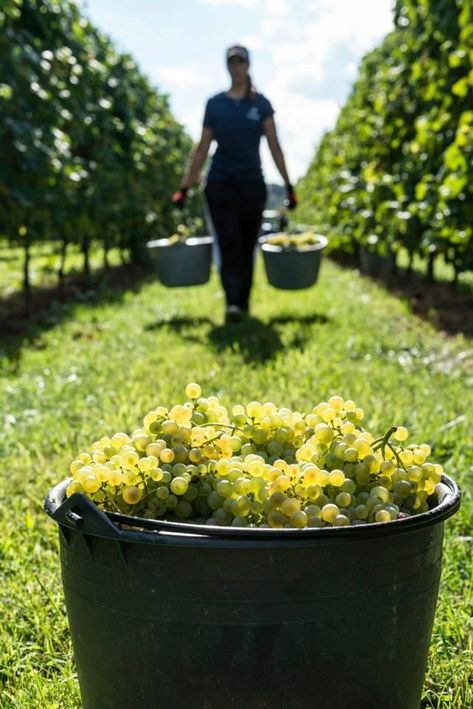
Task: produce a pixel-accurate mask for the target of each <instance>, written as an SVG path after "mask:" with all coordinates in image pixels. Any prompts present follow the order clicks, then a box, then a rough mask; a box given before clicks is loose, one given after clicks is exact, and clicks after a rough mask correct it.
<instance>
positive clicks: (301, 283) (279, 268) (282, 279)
mask: <svg viewBox="0 0 473 709" xmlns="http://www.w3.org/2000/svg"><path fill="white" fill-rule="evenodd" d="M317 236H318V239H319V243H317V244H311V245H310V246H307V247H305V248H304V249H301V250H298V249H283V248H282V247H281V246H277V245H275V244H269V243H267V242H266V237H262V238H260V239H259V243H260V246H261V250H262V252H263V259H264V266H265V269H266V275H267V277H268V281H269V282H270V283H271V285H272V286H274V287H275V288H281V289H283V290H300V289H302V288H309V287H310V286H313V285H314V283H316V282H317V278H318V275H319V270H320V262H321V258H322V249H324V248H325V247H326V246H327V239H326V238H325V236H321V235H317Z"/></svg>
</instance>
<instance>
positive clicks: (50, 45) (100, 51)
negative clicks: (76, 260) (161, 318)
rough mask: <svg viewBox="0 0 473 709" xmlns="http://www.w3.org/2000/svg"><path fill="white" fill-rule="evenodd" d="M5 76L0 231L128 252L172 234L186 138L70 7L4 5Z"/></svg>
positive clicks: (31, 1) (1, 63)
mask: <svg viewBox="0 0 473 709" xmlns="http://www.w3.org/2000/svg"><path fill="white" fill-rule="evenodd" d="M0 76H1V77H2V83H0V144H1V145H2V161H1V163H0V234H4V235H6V236H7V237H8V238H9V239H10V240H12V241H20V242H22V241H25V240H27V241H28V242H29V243H31V242H32V241H37V240H43V239H63V240H64V241H66V242H78V243H80V244H82V246H83V248H84V252H86V251H87V249H88V247H89V245H90V243H91V241H92V240H100V241H101V242H102V243H103V244H104V246H105V248H106V249H108V248H109V247H110V246H111V245H112V244H118V245H120V246H121V247H122V248H127V249H129V250H130V251H131V255H132V257H137V256H138V255H139V253H140V249H141V247H142V245H143V244H144V242H145V241H146V240H147V239H148V238H150V237H151V236H154V237H155V238H156V237H157V236H165V235H167V233H168V232H169V230H170V229H171V228H172V226H173V215H172V210H171V207H170V205H169V193H170V191H171V190H172V189H173V188H174V186H175V185H177V184H178V182H179V179H180V175H181V172H182V167H183V163H184V159H185V156H186V154H187V153H188V152H189V150H190V147H191V143H190V140H189V138H188V137H187V136H186V135H185V133H184V130H183V128H182V126H180V125H179V124H178V123H176V121H175V120H174V118H173V116H172V115H171V112H170V109H169V104H168V100H167V97H166V96H164V95H161V94H159V93H158V92H157V91H156V89H155V88H154V87H153V86H151V85H150V83H149V82H148V80H147V79H146V77H144V76H143V75H142V74H141V73H140V71H139V69H138V67H137V66H136V64H135V63H134V61H133V59H132V58H131V57H130V56H128V55H124V54H120V53H118V52H117V51H116V50H115V48H114V46H113V45H112V43H111V42H110V41H109V40H108V39H107V38H106V37H105V36H103V35H102V34H101V33H100V32H99V31H98V30H97V29H96V28H94V27H93V26H92V25H91V23H90V22H89V21H88V20H87V19H85V18H84V17H82V16H81V15H80V13H79V10H78V8H77V7H76V5H75V3H74V2H72V0H5V1H4V2H3V3H2V8H1V10H0Z"/></svg>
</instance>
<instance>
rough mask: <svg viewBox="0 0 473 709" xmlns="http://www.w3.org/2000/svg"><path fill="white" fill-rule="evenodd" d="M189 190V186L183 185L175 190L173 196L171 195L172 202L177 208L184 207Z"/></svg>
mask: <svg viewBox="0 0 473 709" xmlns="http://www.w3.org/2000/svg"><path fill="white" fill-rule="evenodd" d="M187 190H188V188H187V187H181V189H180V190H178V191H177V192H174V194H173V196H172V197H171V202H172V203H173V204H174V206H175V207H177V209H184V205H185V203H186V199H187Z"/></svg>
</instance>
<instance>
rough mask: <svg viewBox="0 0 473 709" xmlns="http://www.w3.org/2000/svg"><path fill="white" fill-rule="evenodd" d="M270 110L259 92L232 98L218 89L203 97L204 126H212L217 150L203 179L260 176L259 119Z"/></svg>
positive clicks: (241, 179)
mask: <svg viewBox="0 0 473 709" xmlns="http://www.w3.org/2000/svg"><path fill="white" fill-rule="evenodd" d="M273 114H274V110H273V107H272V106H271V104H270V102H269V101H268V99H267V98H266V97H265V96H263V94H259V93H256V94H255V95H254V97H253V98H242V99H234V98H230V97H229V96H227V94H226V93H225V92H224V91H222V92H221V93H219V94H216V95H215V96H212V98H210V99H209V100H208V101H207V106H206V108H205V115H204V126H205V127H206V128H212V130H213V134H214V138H215V140H216V141H217V150H216V151H215V154H214V156H213V158H212V164H211V167H210V170H209V173H208V175H207V179H208V180H211V181H217V182H251V181H255V180H262V179H263V173H262V171H261V159H260V155H259V144H260V138H261V136H262V135H263V121H264V120H265V119H266V118H269V116H272V115H273Z"/></svg>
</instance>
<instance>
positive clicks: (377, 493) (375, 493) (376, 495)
mask: <svg viewBox="0 0 473 709" xmlns="http://www.w3.org/2000/svg"><path fill="white" fill-rule="evenodd" d="M370 496H371V497H372V498H373V499H377V500H381V502H388V501H389V492H388V490H386V488H385V487H381V486H380V485H376V486H375V487H373V488H371V492H370Z"/></svg>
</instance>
